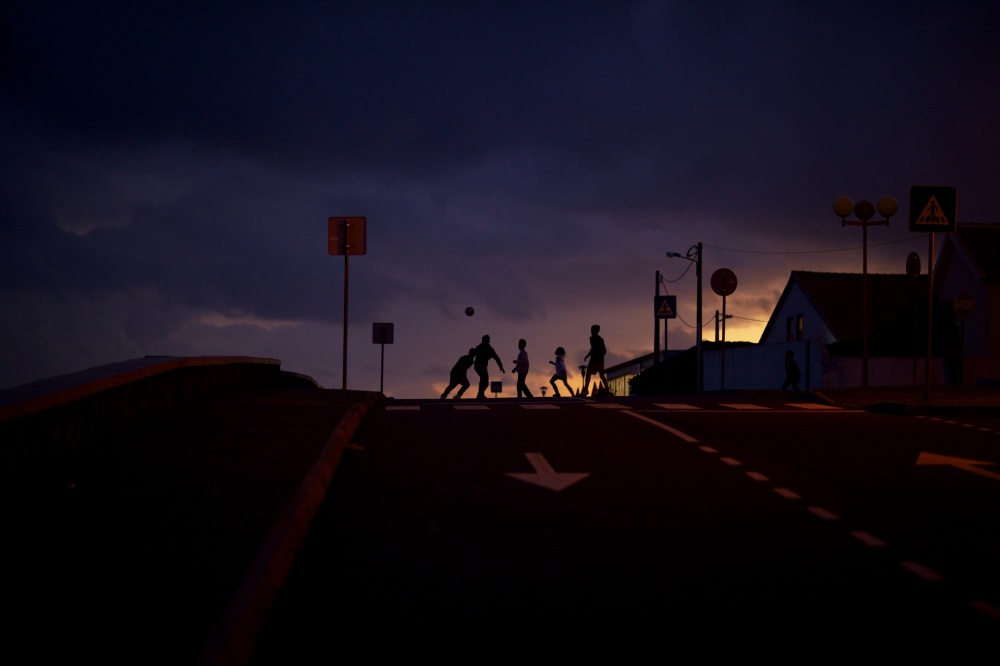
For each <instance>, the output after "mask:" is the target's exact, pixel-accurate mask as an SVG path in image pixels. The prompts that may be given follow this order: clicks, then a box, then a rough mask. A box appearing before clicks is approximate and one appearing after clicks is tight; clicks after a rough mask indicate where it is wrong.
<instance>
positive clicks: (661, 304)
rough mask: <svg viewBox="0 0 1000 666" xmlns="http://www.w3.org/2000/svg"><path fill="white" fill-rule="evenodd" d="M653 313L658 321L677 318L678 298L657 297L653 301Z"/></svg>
mask: <svg viewBox="0 0 1000 666" xmlns="http://www.w3.org/2000/svg"><path fill="white" fill-rule="evenodd" d="M653 312H654V313H655V315H656V318H657V319H674V318H676V317H677V297H676V296H656V297H655V298H654V299H653Z"/></svg>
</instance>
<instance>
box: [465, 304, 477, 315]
mask: <svg viewBox="0 0 1000 666" xmlns="http://www.w3.org/2000/svg"><path fill="white" fill-rule="evenodd" d="M474 314H476V311H475V310H473V309H472V306H471V305H470V306H469V307H467V308H465V316H466V317H471V316H472V315H474Z"/></svg>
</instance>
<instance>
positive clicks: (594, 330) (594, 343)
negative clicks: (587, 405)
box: [581, 324, 608, 395]
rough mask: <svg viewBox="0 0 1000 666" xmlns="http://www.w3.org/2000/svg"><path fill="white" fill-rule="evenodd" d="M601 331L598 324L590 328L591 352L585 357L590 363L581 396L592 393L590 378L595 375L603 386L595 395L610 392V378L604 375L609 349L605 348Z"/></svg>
mask: <svg viewBox="0 0 1000 666" xmlns="http://www.w3.org/2000/svg"><path fill="white" fill-rule="evenodd" d="M600 331H601V327H600V326H598V325H597V324H594V325H593V326H591V327H590V351H589V352H587V355H586V356H584V357H583V360H584V361H586V360H587V359H588V358H589V359H590V361H589V362H588V363H587V375H586V377H585V378H584V381H583V393H582V394H581V395H587V394H588V393H589V392H590V378H591V377H593V376H594V375H597V376H598V377H599V378H600V380H601V385H600V387H599V388H598V390H595V391H594V395H597V393H598V391H600V392H601V393H602V394H605V393H607V390H608V378H607V375H605V374H604V357H605V356H606V355H607V353H608V349H607V347H605V346H604V338H602V337H601V336H600V335H598V333H599V332H600Z"/></svg>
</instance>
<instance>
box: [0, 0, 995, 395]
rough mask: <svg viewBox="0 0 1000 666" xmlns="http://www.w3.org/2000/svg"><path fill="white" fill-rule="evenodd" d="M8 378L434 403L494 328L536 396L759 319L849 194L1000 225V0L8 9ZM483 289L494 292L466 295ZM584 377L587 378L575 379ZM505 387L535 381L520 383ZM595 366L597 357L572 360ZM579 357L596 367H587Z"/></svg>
mask: <svg viewBox="0 0 1000 666" xmlns="http://www.w3.org/2000/svg"><path fill="white" fill-rule="evenodd" d="M0 16H2V24H0V25H2V30H3V34H2V35H0V37H2V39H0V44H2V47H0V48H2V49H3V55H2V62H3V67H2V70H0V74H2V77H3V82H2V83H3V85H2V89H0V142H2V144H0V145H2V148H3V154H4V160H3V171H2V174H0V194H2V198H0V201H2V202H3V206H2V209H0V215H2V223H0V235H2V236H0V259H2V263H0V266H2V267H0V271H2V280H0V290H2V295H0V387H7V386H13V385H17V384H20V383H24V382H28V381H33V380H36V379H41V378H45V377H49V376H53V375H58V374H63V373H67V372H73V371H76V370H80V369H83V368H87V367H91V366H94V365H100V364H103V363H110V362H114V361H119V360H125V359H129V358H136V357H139V356H143V355H147V354H165V355H178V356H180V355H199V356H200V355H216V354H222V355H240V356H242V355H248V356H263V357H270V358H278V359H281V361H282V367H283V368H284V369H286V370H291V371H294V372H300V373H303V374H307V375H310V376H313V377H315V378H316V379H317V380H318V381H319V382H320V383H321V384H322V385H324V386H327V387H331V388H340V386H341V381H342V379H341V377H342V352H343V349H342V344H343V303H344V273H345V270H344V268H345V267H344V261H343V257H336V256H330V255H329V254H328V252H327V240H326V231H327V219H328V217H330V216H334V215H360V216H365V217H366V218H367V254H366V255H364V256H358V257H352V258H351V260H350V283H349V303H350V310H349V323H350V325H351V326H350V333H349V336H348V339H349V345H350V351H349V360H348V375H349V377H348V384H349V388H355V389H364V390H377V389H378V388H379V384H380V380H381V378H380V361H381V359H380V348H379V346H377V345H373V344H372V342H371V340H372V324H373V323H374V322H391V323H393V324H394V333H395V336H394V337H395V340H394V343H393V344H392V345H391V346H387V347H386V351H385V373H384V383H385V391H386V393H387V394H390V395H395V396H397V397H432V396H436V395H437V394H439V393H440V391H441V389H442V388H443V386H444V385H445V384H446V383H447V380H448V370H449V369H450V367H451V365H452V364H453V362H454V361H455V359H456V358H457V357H458V356H459V355H461V354H462V353H464V352H465V351H467V350H468V348H469V347H471V346H474V345H475V344H476V343H478V342H479V340H480V338H481V336H482V335H483V334H490V335H491V337H492V339H493V343H494V346H495V347H496V348H497V349H498V351H499V352H500V355H501V358H503V359H506V360H505V367H506V368H507V369H508V370H509V369H510V367H511V366H512V365H513V363H512V361H513V358H514V357H515V356H516V353H517V340H518V338H521V337H523V338H526V339H527V340H528V347H527V350H528V352H529V355H530V357H531V361H532V368H533V370H532V372H531V374H530V375H529V386H541V385H542V384H545V383H547V380H548V377H549V376H550V375H551V366H549V365H548V363H547V361H549V360H551V359H552V358H553V355H552V354H553V350H554V349H555V347H556V346H564V347H566V349H567V351H568V352H569V356H568V358H567V364H568V365H569V366H570V368H571V369H575V368H576V367H577V366H578V365H579V364H580V363H581V362H582V360H583V355H584V354H585V353H586V351H587V338H588V336H589V329H590V325H591V324H593V323H599V324H601V327H602V334H603V335H604V337H605V339H606V340H607V344H608V347H609V352H610V356H609V359H608V362H609V364H610V363H614V362H617V361H624V360H627V359H629V358H632V357H634V356H637V355H640V354H643V353H647V352H649V351H651V350H652V344H653V340H652V338H653V319H652V314H653V313H652V298H653V296H654V293H655V286H656V280H655V275H656V271H661V272H662V273H663V274H664V277H665V282H664V288H666V289H667V291H668V292H669V293H670V294H673V295H677V297H678V310H679V318H678V319H676V320H672V321H671V322H670V324H669V333H668V340H669V342H668V345H669V347H671V348H678V349H679V348H687V347H689V346H691V345H692V344H693V341H694V331H695V328H694V327H695V310H694V300H695V299H694V291H695V289H694V287H695V280H694V271H693V270H689V271H687V273H685V269H686V268H689V263H688V262H686V261H684V260H682V259H668V258H667V257H666V255H665V253H666V252H667V251H675V252H680V253H682V254H683V253H685V252H686V251H687V250H688V248H690V247H691V246H692V245H694V244H695V243H698V242H702V243H704V245H705V251H704V252H705V255H704V256H705V276H706V288H705V319H707V320H708V321H706V327H707V328H706V336H707V337H709V338H710V339H711V338H712V337H713V336H714V323H713V322H712V321H711V320H710V319H711V317H712V316H713V315H714V312H715V310H716V309H721V299H720V298H718V297H717V296H716V295H715V294H714V293H712V292H711V290H710V289H709V288H708V287H707V278H708V276H709V275H711V273H712V272H713V271H714V270H716V269H718V268H720V267H727V268H729V269H731V270H733V271H734V272H735V273H736V275H737V277H738V279H739V286H738V288H737V291H736V292H735V293H734V294H733V295H732V296H730V297H728V299H727V311H728V312H729V313H731V314H733V315H734V319H733V320H731V321H730V323H729V327H728V328H727V339H736V340H739V339H745V340H750V341H756V340H757V339H758V338H759V336H760V333H761V331H762V329H763V326H764V322H766V320H767V318H768V317H769V316H770V314H771V311H772V310H773V308H774V305H775V303H776V301H777V298H778V296H779V294H780V292H781V290H782V288H783V287H784V285H785V283H786V281H787V280H788V276H789V273H790V271H791V270H830V271H843V272H860V270H861V239H862V234H861V231H860V230H859V229H858V228H857V227H843V226H842V225H841V222H840V220H839V218H837V217H836V216H835V215H834V214H833V212H832V203H833V200H834V199H835V198H836V197H837V196H839V195H848V196H850V197H852V198H854V199H855V200H857V199H864V198H868V199H872V200H873V201H874V200H876V199H878V198H879V197H882V196H885V195H891V196H893V197H895V198H896V199H897V200H898V201H899V203H900V212H899V214H898V216H897V217H896V218H893V219H892V220H891V222H890V225H889V227H888V228H885V227H872V228H870V229H869V233H868V237H869V271H871V272H886V273H902V272H903V271H904V268H905V260H906V256H907V254H908V253H909V252H911V251H918V252H920V253H921V255H922V256H923V265H924V267H925V269H926V265H927V256H926V253H927V247H928V242H927V237H926V235H924V234H916V233H911V232H909V230H908V196H909V188H910V186H911V185H945V186H954V187H957V188H958V217H959V221H960V222H1000V212H998V210H997V208H998V206H997V204H996V203H995V201H994V199H993V191H994V186H995V182H996V178H997V174H998V173H1000V170H998V166H1000V145H998V144H1000V132H998V131H997V129H1000V128H998V127H997V125H998V120H997V119H998V118H1000V108H998V107H1000V39H997V34H1000V32H998V31H1000V9H998V8H997V6H996V5H994V4H993V3H984V2H981V1H977V2H963V1H958V2H947V3H945V2H940V3H937V2H933V3H932V2H919V1H918V2H879V3H872V2H833V3H825V4H823V5H818V4H816V3H802V2H733V1H729V2H704V1H703V2H468V1H463V2H425V3H420V2H350V3H332V2H327V3H320V2H316V3H295V2H290V3H283V4H282V5H281V6H280V7H279V6H278V4H277V3H213V2H210V1H209V2H200V3H187V2H180V3H178V2H171V3H156V2H154V3H86V6H84V4H81V3H64V2H44V1H40V2H32V3H14V5H13V6H8V7H6V8H5V9H3V10H0ZM467 305H472V306H474V307H475V308H476V315H475V316H474V317H471V318H468V317H466V316H465V315H464V314H463V310H464V308H465V307H466V306H467ZM572 374H573V375H578V372H573V373H572ZM503 378H504V380H505V383H506V384H507V385H508V386H507V387H506V388H507V389H508V390H510V391H513V380H512V379H511V378H510V376H509V375H507V376H504V377H503ZM578 380H579V379H578V376H577V377H576V381H577V382H578ZM571 381H572V380H571Z"/></svg>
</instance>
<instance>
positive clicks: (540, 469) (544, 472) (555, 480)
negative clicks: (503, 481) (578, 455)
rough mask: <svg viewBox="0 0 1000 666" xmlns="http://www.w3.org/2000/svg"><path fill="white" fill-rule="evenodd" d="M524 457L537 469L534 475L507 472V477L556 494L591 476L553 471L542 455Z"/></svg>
mask: <svg viewBox="0 0 1000 666" xmlns="http://www.w3.org/2000/svg"><path fill="white" fill-rule="evenodd" d="M524 457H525V458H527V459H528V462H530V463H531V466H532V467H534V468H535V471H534V472H532V473H529V472H523V473H522V472H507V476H512V477H514V478H515V479H520V480H521V481H527V482H528V483H534V484H535V485H538V486H542V487H543V488H548V489H549V490H555V491H556V492H559V491H560V490H562V489H564V488H568V487H570V486H571V485H573V484H574V483H576V482H577V481H580V480H582V479H585V478H587V477H588V476H590V474H589V473H573V472H557V471H555V470H554V469H552V465H550V464H549V462H548V461H547V460H546V459H545V456H543V455H542V454H541V453H525V454H524Z"/></svg>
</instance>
